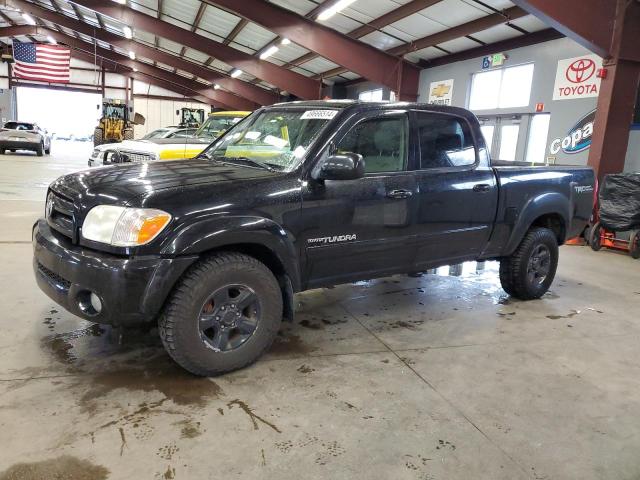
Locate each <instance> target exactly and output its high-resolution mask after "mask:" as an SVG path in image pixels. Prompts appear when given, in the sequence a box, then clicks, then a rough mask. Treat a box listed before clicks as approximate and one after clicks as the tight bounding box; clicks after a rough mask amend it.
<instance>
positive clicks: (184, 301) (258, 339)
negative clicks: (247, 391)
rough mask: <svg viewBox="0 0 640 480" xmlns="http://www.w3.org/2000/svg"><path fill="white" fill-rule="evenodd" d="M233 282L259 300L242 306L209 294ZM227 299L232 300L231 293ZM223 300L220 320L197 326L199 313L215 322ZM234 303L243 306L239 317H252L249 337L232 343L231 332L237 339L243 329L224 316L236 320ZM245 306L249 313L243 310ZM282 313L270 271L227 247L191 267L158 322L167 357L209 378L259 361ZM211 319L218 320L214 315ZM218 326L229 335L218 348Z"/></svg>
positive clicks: (273, 277) (275, 282) (275, 283)
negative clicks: (216, 298)
mask: <svg viewBox="0 0 640 480" xmlns="http://www.w3.org/2000/svg"><path fill="white" fill-rule="evenodd" d="M236 286H238V287H239V288H244V289H245V290H246V291H248V292H249V293H248V295H251V298H255V299H256V300H255V301H256V302H257V303H252V304H251V305H250V306H247V307H246V308H245V307H243V306H240V305H234V304H229V303H224V302H222V301H221V302H217V301H216V300H215V299H213V297H212V295H214V292H215V293H216V294H218V292H220V291H225V290H226V289H228V288H231V289H233V288H234V287H236ZM229 292H230V290H228V291H227V292H226V293H229ZM227 298H228V299H229V301H230V302H233V301H234V300H233V298H234V297H232V296H231V295H230V294H229V296H228V297H227ZM235 298H238V297H235ZM218 303H219V304H218ZM224 305H227V310H226V311H225V312H224V313H221V315H223V316H225V317H224V318H223V321H222V322H217V323H216V325H215V326H212V327H210V328H209V329H207V330H204V331H201V321H202V320H203V318H202V317H203V316H207V315H208V316H209V321H213V318H212V316H213V315H214V314H218V313H220V309H222V310H225V308H224V307H223V306H224ZM238 307H240V308H244V310H240V311H242V318H246V317H247V316H251V315H252V316H253V320H251V321H252V322H254V323H255V326H254V327H253V328H255V330H253V331H252V333H251V334H250V336H249V337H248V338H246V339H244V340H242V339H240V340H239V341H241V342H243V343H239V344H238V345H236V346H232V341H234V337H233V335H236V337H235V338H236V341H238V340H237V336H240V337H242V335H244V333H243V332H242V331H241V329H240V327H237V328H234V327H230V326H229V324H228V323H225V320H226V319H227V318H226V317H227V316H230V317H231V321H235V320H233V319H234V318H235V316H234V315H238V313H235V314H231V313H230V310H231V308H233V309H235V312H238ZM248 309H251V312H249V313H247V310H248ZM282 314H283V304H282V292H281V291H280V287H279V285H278V281H277V280H276V278H275V276H274V275H273V273H272V272H271V271H270V270H269V269H268V268H267V267H266V266H265V265H264V264H263V263H261V262H259V261H258V260H256V259H255V258H253V257H250V256H248V255H244V254H240V253H231V252H230V253H221V254H217V255H215V256H212V257H210V258H208V259H205V260H202V261H200V262H198V263H197V264H196V265H194V266H193V267H191V268H190V269H189V271H188V272H187V273H186V274H185V275H184V276H183V278H182V279H181V280H180V282H179V283H178V285H177V286H176V288H175V289H174V292H173V293H172V294H171V296H170V298H169V300H168V301H167V305H166V307H165V309H164V312H163V313H162V315H161V317H160V320H159V325H158V327H159V332H160V338H161V339H162V343H163V344H164V347H165V349H166V350H167V352H168V353H169V355H170V356H171V358H173V359H174V360H175V361H176V363H178V364H179V365H180V366H181V367H183V368H184V369H185V370H188V371H189V372H191V373H193V374H195V375H200V376H207V377H208V376H215V375H220V374H222V373H226V372H231V371H233V370H237V369H240V368H243V367H245V366H247V365H249V364H251V363H253V362H254V361H255V360H257V359H258V358H259V357H260V356H261V355H262V354H263V353H264V352H265V351H266V350H267V349H268V348H269V347H270V346H271V344H272V343H273V340H274V339H275V337H276V335H277V334H278V330H279V328H280V323H281V322H282ZM215 318H216V320H220V317H218V316H217V317H215ZM240 321H241V320H238V322H240ZM218 328H221V330H222V331H224V330H225V328H226V330H227V334H226V335H227V337H226V338H228V340H226V341H225V343H224V346H223V344H222V343H220V342H218V345H219V349H217V347H215V346H214V344H215V343H216V342H215V339H216V338H219V337H218V335H219V334H220V331H221V330H218ZM209 331H212V333H211V334H209V333H208V332H209ZM234 332H236V333H235V334H234ZM214 333H215V334H214ZM225 350H226V351H225Z"/></svg>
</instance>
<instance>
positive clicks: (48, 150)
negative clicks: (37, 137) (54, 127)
mask: <svg viewBox="0 0 640 480" xmlns="http://www.w3.org/2000/svg"><path fill="white" fill-rule="evenodd" d="M44 153H46V154H47V155H51V142H49V148H45V149H44Z"/></svg>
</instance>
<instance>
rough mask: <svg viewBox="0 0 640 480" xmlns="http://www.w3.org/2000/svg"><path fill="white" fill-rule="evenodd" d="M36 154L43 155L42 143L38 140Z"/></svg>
mask: <svg viewBox="0 0 640 480" xmlns="http://www.w3.org/2000/svg"><path fill="white" fill-rule="evenodd" d="M36 155H38V156H39V157H42V156H44V143H43V142H40V145H38V147H37V148H36Z"/></svg>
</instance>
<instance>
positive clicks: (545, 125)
mask: <svg viewBox="0 0 640 480" xmlns="http://www.w3.org/2000/svg"><path fill="white" fill-rule="evenodd" d="M550 120H551V114H549V113H540V114H538V115H534V116H533V117H532V118H531V125H530V126H529V140H528V141H527V162H530V163H545V155H546V153H547V136H548V135H549V121H550Z"/></svg>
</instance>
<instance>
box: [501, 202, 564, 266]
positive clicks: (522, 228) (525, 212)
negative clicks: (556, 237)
mask: <svg viewBox="0 0 640 480" xmlns="http://www.w3.org/2000/svg"><path fill="white" fill-rule="evenodd" d="M544 215H559V216H560V217H561V218H562V221H563V223H564V231H565V236H566V232H568V231H569V229H570V227H571V220H570V219H571V204H570V200H569V199H568V198H567V197H566V196H564V195H562V194H561V193H557V192H548V193H543V194H542V195H538V196H536V197H532V198H530V199H529V200H528V201H527V203H526V204H525V205H524V207H523V209H522V211H521V212H520V215H519V216H518V220H517V222H516V224H515V225H514V227H513V230H512V231H511V236H510V237H509V240H508V241H507V244H506V246H505V249H504V254H505V255H511V254H512V253H513V252H514V251H515V249H516V248H518V245H520V242H521V241H522V239H523V238H524V236H525V234H526V233H527V231H528V230H529V228H530V227H531V225H532V224H533V222H535V220H536V219H538V218H540V217H542V216H544ZM564 240H565V239H564V238H562V239H561V242H560V243H562V242H564Z"/></svg>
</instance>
